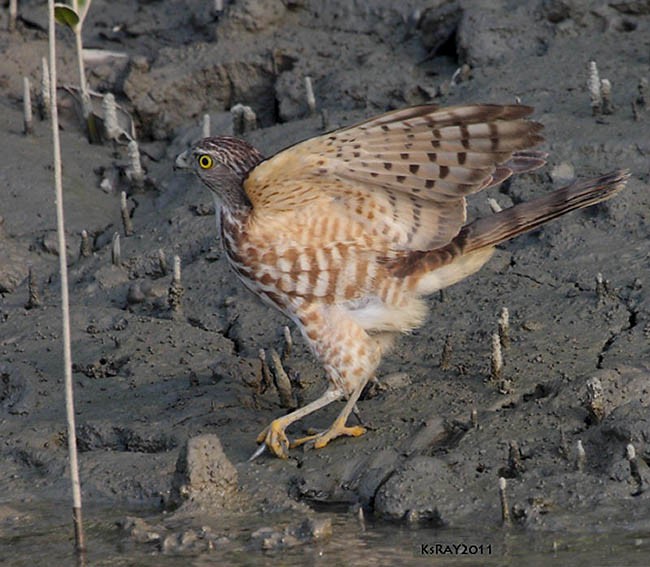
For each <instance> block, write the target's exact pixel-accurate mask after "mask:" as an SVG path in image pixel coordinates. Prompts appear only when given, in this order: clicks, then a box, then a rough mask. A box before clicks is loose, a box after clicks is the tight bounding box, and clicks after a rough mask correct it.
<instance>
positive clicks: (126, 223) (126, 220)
mask: <svg viewBox="0 0 650 567" xmlns="http://www.w3.org/2000/svg"><path fill="white" fill-rule="evenodd" d="M120 213H121V215H122V225H123V227H124V236H131V235H132V234H133V223H132V222H131V216H130V215H129V206H128V204H127V202H126V191H122V192H121V193H120Z"/></svg>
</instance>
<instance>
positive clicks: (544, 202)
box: [454, 170, 630, 254]
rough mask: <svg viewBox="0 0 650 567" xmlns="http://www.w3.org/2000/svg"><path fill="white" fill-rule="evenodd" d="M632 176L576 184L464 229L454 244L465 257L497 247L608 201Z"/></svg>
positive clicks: (614, 174) (616, 174)
mask: <svg viewBox="0 0 650 567" xmlns="http://www.w3.org/2000/svg"><path fill="white" fill-rule="evenodd" d="M629 176H630V174H629V173H628V172H627V171H624V170H616V171H613V172H612V173H608V174H607V175H603V176H602V177H596V178H594V179H588V180H586V181H581V182H574V183H572V184H571V185H567V186H566V187H562V188H561V189H558V190H557V191H553V192H552V193H549V194H548V195H544V196H543V197H538V198H537V199H533V200H532V201H528V202H527V203H521V204H519V205H515V206H514V207H510V208H509V209H505V210H504V211H501V212H500V213H497V214H495V215H492V216H490V217H486V218H482V219H478V220H476V221H474V222H473V223H471V224H468V225H467V226H465V227H463V229H462V230H461V231H460V232H459V233H458V236H456V238H454V242H456V241H457V242H458V244H459V245H460V247H461V249H462V251H463V253H465V254H467V253H469V252H472V251H474V250H477V249H478V248H483V247H485V246H496V245H497V244H500V243H501V242H503V241H505V240H509V239H510V238H513V237H515V236H518V235H519V234H523V233H525V232H528V231H529V230H533V229H535V228H537V227H539V226H541V225H543V224H544V223H547V222H548V221H551V220H553V219H556V218H557V217H560V216H562V215H564V214H566V213H569V212H571V211H575V210H576V209H582V208H583V207H590V206H591V205H595V204H596V203H600V202H601V201H605V200H607V199H609V198H610V197H612V196H614V195H615V194H616V193H618V192H619V191H620V190H621V189H623V188H624V187H625V183H626V182H627V179H628V178H629Z"/></svg>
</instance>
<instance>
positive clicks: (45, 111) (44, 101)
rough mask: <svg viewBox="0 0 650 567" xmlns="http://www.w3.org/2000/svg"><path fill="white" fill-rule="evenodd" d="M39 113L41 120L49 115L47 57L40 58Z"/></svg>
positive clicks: (48, 70)
mask: <svg viewBox="0 0 650 567" xmlns="http://www.w3.org/2000/svg"><path fill="white" fill-rule="evenodd" d="M39 108H40V114H41V119H42V120H47V118H49V116H50V69H49V67H48V66H47V59H46V58H45V57H43V59H42V60H41V97H40V105H39Z"/></svg>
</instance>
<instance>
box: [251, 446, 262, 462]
mask: <svg viewBox="0 0 650 567" xmlns="http://www.w3.org/2000/svg"><path fill="white" fill-rule="evenodd" d="M264 451H266V444H262V445H260V446H259V447H258V448H257V449H256V450H255V452H254V453H253V454H252V455H251V457H250V459H248V462H249V463H251V462H253V461H254V460H255V459H257V457H259V456H260V455H261V454H262V453H264Z"/></svg>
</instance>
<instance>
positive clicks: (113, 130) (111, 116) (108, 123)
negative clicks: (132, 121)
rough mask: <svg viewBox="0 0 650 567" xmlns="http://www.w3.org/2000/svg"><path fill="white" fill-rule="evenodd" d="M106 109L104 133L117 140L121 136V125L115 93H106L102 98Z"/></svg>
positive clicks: (110, 138)
mask: <svg viewBox="0 0 650 567" xmlns="http://www.w3.org/2000/svg"><path fill="white" fill-rule="evenodd" d="M102 110H103V111H104V133H105V134H106V137H107V138H108V139H109V140H117V139H118V138H119V136H120V127H119V124H118V122H117V106H116V105H115V96H114V95H113V93H106V94H105V95H104V98H103V99H102Z"/></svg>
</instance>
